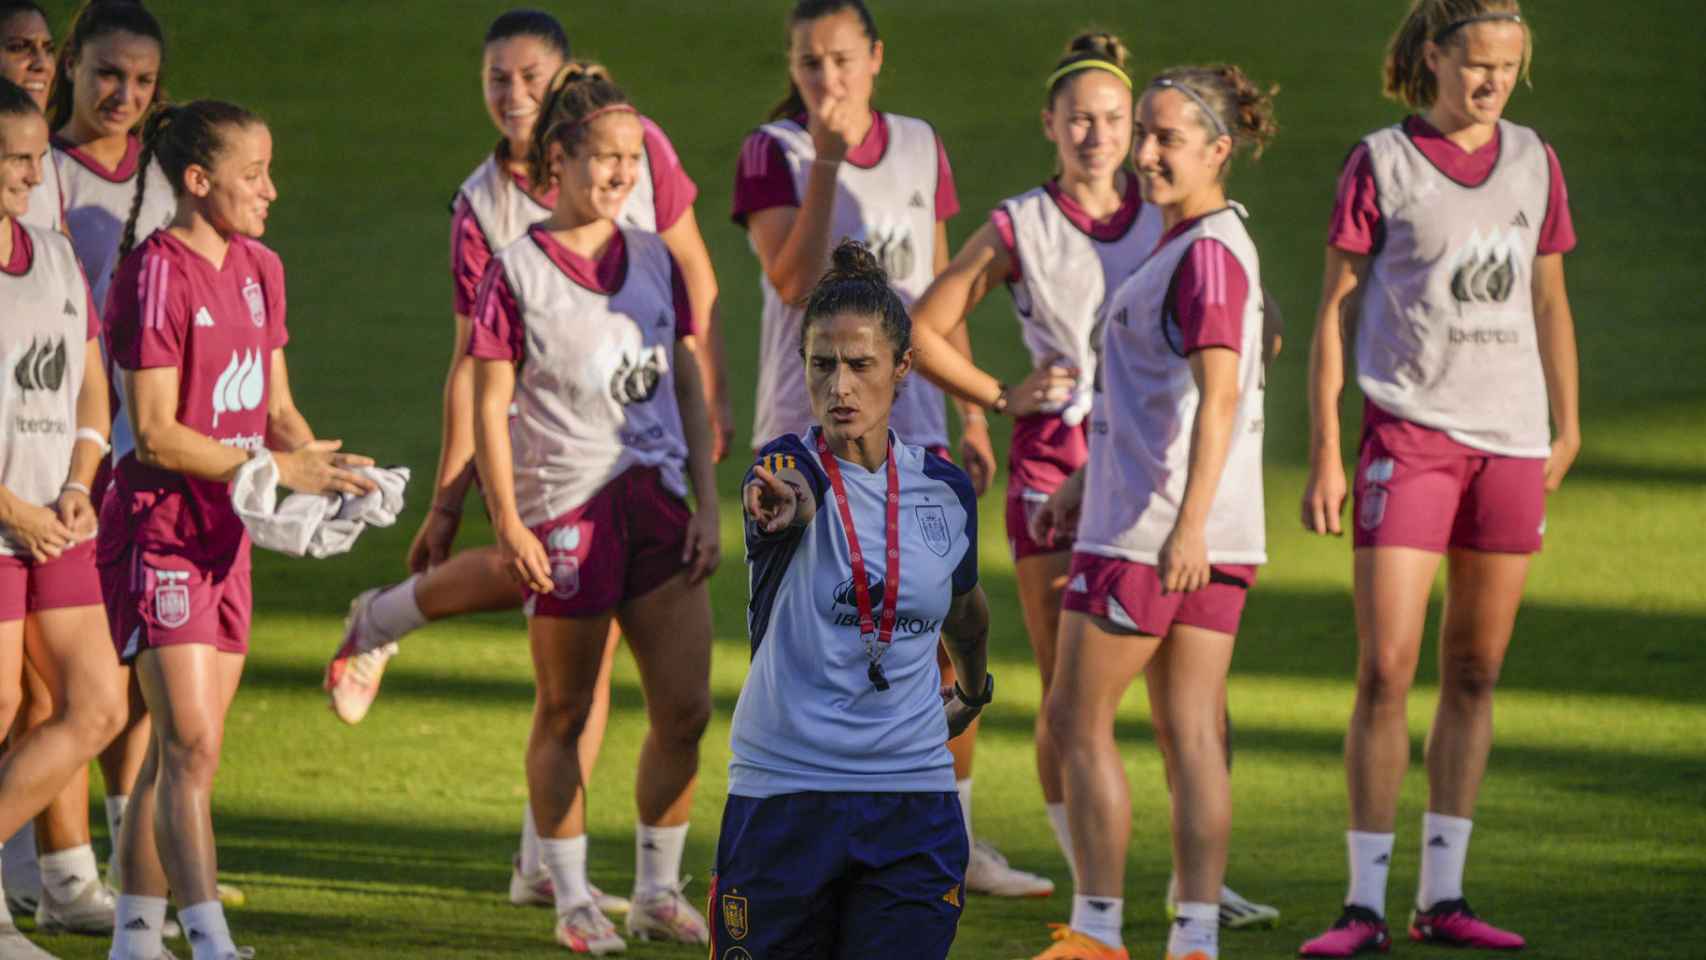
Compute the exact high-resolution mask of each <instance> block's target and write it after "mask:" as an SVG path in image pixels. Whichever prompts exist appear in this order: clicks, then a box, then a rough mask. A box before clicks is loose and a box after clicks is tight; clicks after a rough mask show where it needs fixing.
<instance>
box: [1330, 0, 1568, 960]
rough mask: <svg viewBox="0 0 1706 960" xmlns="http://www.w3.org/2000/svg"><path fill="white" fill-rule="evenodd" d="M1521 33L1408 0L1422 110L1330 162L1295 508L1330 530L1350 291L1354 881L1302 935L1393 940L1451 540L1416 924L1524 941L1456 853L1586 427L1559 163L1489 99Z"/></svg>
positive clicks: (1510, 945)
mask: <svg viewBox="0 0 1706 960" xmlns="http://www.w3.org/2000/svg"><path fill="white" fill-rule="evenodd" d="M1530 50H1531V47H1530V40H1529V35H1528V27H1527V24H1526V23H1525V22H1524V20H1523V17H1522V13H1521V11H1520V9H1519V8H1518V6H1517V4H1516V3H1515V2H1514V0H1416V2H1414V3H1413V4H1412V5H1411V8H1410V11H1409V13H1408V14H1407V15H1406V16H1405V18H1404V20H1403V22H1402V23H1401V24H1400V25H1399V27H1398V32H1397V33H1396V34H1395V35H1394V36H1393V38H1392V41H1391V45H1390V46H1389V48H1388V51H1387V58H1386V83H1385V92H1386V94H1387V95H1388V96H1390V97H1392V98H1394V99H1396V100H1398V101H1399V102H1401V103H1403V104H1404V105H1405V106H1407V107H1409V108H1411V109H1412V110H1415V111H1417V113H1416V115H1413V116H1410V117H1408V118H1406V119H1405V120H1404V121H1403V122H1401V123H1399V124H1397V125H1394V126H1391V127H1387V128H1386V129H1384V130H1380V131H1377V132H1375V133H1372V134H1370V135H1368V136H1367V137H1364V138H1363V140H1362V142H1361V143H1359V144H1358V145H1357V147H1356V149H1355V150H1353V151H1352V153H1351V155H1350V158H1349V159H1348V160H1347V161H1346V164H1345V168H1344V172H1343V174H1342V175H1341V176H1340V179H1339V191H1338V198H1337V201H1336V203H1335V206H1334V210H1333V220H1332V225H1331V227H1330V229H1329V232H1328V236H1327V266H1326V275H1325V279H1324V281H1323V289H1322V297H1321V312H1320V314H1319V316H1318V317H1317V318H1316V325H1315V341H1314V350H1313V352H1312V355H1311V363H1310V371H1311V372H1310V390H1309V394H1310V411H1311V422H1312V428H1313V429H1312V431H1311V450H1312V456H1311V469H1310V476H1309V485H1308V487H1307V488H1306V489H1305V491H1304V495H1303V511H1302V512H1303V525H1304V527H1305V528H1307V529H1309V530H1311V531H1314V532H1315V533H1322V534H1325V533H1334V534H1337V533H1339V532H1340V521H1339V514H1340V511H1341V510H1342V509H1343V506H1344V501H1345V492H1346V491H1345V473H1344V468H1343V466H1342V465H1341V463H1340V459H1339V456H1340V454H1339V436H1340V430H1339V410H1338V404H1339V394H1340V391H1341V390H1342V389H1343V386H1344V376H1343V370H1344V367H1343V355H1344V350H1345V345H1344V343H1343V339H1344V334H1343V324H1342V321H1341V316H1342V313H1343V310H1344V305H1345V303H1346V302H1347V300H1349V299H1351V298H1353V297H1355V298H1357V299H1360V301H1361V303H1362V308H1361V315H1360V318H1359V319H1358V322H1357V324H1356V345H1355V348H1356V372H1357V385H1358V386H1359V387H1361V388H1362V393H1363V396H1364V397H1365V398H1366V402H1365V403H1364V406H1363V421H1362V439H1361V444H1360V446H1361V450H1360V453H1359V455H1358V458H1357V465H1356V475H1355V479H1354V481H1353V483H1354V489H1355V494H1356V508H1355V510H1354V511H1353V523H1354V530H1353V532H1354V537H1355V547H1356V551H1355V563H1354V583H1355V592H1356V625H1357V646H1358V658H1357V659H1358V663H1357V695H1356V707H1355V710H1354V711H1353V712H1352V714H1351V722H1350V732H1349V733H1348V734H1347V735H1346V737H1345V774H1346V780H1347V782H1348V784H1349V788H1350V830H1349V832H1348V833H1347V834H1346V842H1347V846H1348V848H1349V863H1350V886H1349V890H1348V891H1347V893H1346V895H1345V907H1344V910H1343V912H1342V913H1341V915H1340V917H1339V920H1338V921H1337V922H1336V923H1335V924H1334V925H1333V927H1332V929H1330V930H1328V931H1327V932H1326V933H1324V934H1322V935H1321V936H1319V937H1317V938H1315V939H1313V940H1310V941H1309V942H1307V943H1305V944H1304V945H1303V947H1302V950H1301V952H1302V953H1303V955H1305V956H1316V957H1348V956H1352V955H1354V954H1357V953H1360V952H1363V951H1366V950H1386V949H1388V948H1389V945H1390V942H1391V938H1390V936H1389V934H1388V932H1387V926H1386V920H1385V913H1386V877H1387V872H1388V870H1389V869H1390V867H1391V859H1392V847H1393V823H1394V820H1395V818H1396V816H1397V808H1398V793H1399V786H1400V784H1401V783H1402V781H1403V777H1404V771H1405V768H1406V767H1408V766H1409V758H1410V735H1409V729H1408V724H1407V722H1406V713H1405V702H1406V699H1407V694H1408V692H1409V688H1410V684H1411V682H1412V681H1413V680H1414V678H1415V672H1416V660H1417V657H1418V655H1419V653H1420V650H1421V644H1422V625H1423V621H1424V620H1425V618H1426V616H1427V610H1428V594H1429V591H1430V590H1431V589H1432V586H1433V582H1434V576H1435V573H1436V572H1437V571H1438V569H1439V565H1440V559H1441V558H1442V557H1444V558H1445V559H1446V602H1445V612H1444V614H1443V615H1442V617H1441V622H1440V640H1439V661H1440V664H1439V674H1440V693H1439V706H1438V708H1437V710H1436V712H1435V714H1434V721H1433V725H1432V727H1431V729H1430V730H1429V731H1428V739H1427V771H1428V806H1427V811H1426V812H1425V813H1424V815H1423V817H1422V833H1421V879H1420V884H1419V886H1418V888H1417V891H1416V909H1415V911H1414V912H1413V913H1412V914H1411V919H1410V939H1412V940H1417V941H1423V942H1429V943H1439V944H1445V945H1450V946H1459V947H1476V948H1483V949H1504V950H1514V949H1519V948H1521V947H1522V946H1523V938H1522V937H1520V936H1518V935H1517V934H1515V933H1511V932H1509V931H1507V930H1501V929H1499V928H1497V927H1495V926H1493V925H1492V924H1490V923H1488V922H1486V921H1485V920H1482V919H1480V918H1479V917H1477V916H1476V915H1475V913H1474V912H1473V911H1472V910H1470V909H1469V904H1468V902H1467V901H1466V900H1465V899H1464V894H1463V866H1464V861H1465V859H1466V857H1467V855H1468V845H1469V833H1470V827H1471V815H1472V814H1473V813H1474V808H1475V796H1476V793H1477V792H1478V790H1479V788H1480V785H1481V778H1482V776H1483V774H1484V773H1485V771H1486V767H1487V756H1488V752H1489V750H1490V748H1491V746H1492V740H1493V687H1494V685H1495V683H1496V681H1497V679H1498V676H1499V669H1500V667H1501V666H1502V664H1503V663H1504V657H1505V651H1506V650H1507V649H1508V647H1509V645H1510V640H1511V632H1512V629H1513V628H1514V626H1515V621H1516V613H1517V608H1518V606H1519V605H1520V603H1521V600H1522V589H1523V583H1524V581H1525V579H1526V578H1527V575H1528V568H1529V561H1530V559H1531V557H1532V556H1533V554H1534V553H1535V552H1536V551H1538V550H1539V549H1540V545H1541V533H1542V530H1543V529H1544V527H1545V509H1546V494H1547V493H1548V492H1549V491H1552V490H1556V489H1557V488H1558V486H1559V484H1560V483H1561V482H1562V481H1563V479H1564V475H1565V474H1566V473H1567V472H1568V471H1569V469H1570V464H1571V462H1572V461H1574V459H1575V457H1576V453H1577V451H1578V450H1579V449H1580V448H1581V429H1580V420H1579V418H1578V415H1577V379H1576V377H1577V374H1576V343H1575V324H1574V320H1573V319H1572V317H1571V313H1570V302H1569V297H1568V295H1567V293H1566V292H1565V289H1564V262H1563V255H1564V254H1565V253H1567V252H1568V251H1569V250H1570V249H1571V248H1573V247H1574V246H1575V242H1576V237H1575V229H1574V227H1573V226H1572V224H1571V221H1570V207H1569V198H1568V195H1567V193H1566V191H1565V188H1564V177H1563V173H1562V172H1561V170H1560V168H1559V165H1558V158H1557V156H1556V155H1555V154H1554V153H1553V152H1552V148H1551V147H1550V146H1548V145H1547V144H1546V143H1545V142H1544V141H1543V140H1541V139H1540V136H1539V135H1538V134H1536V133H1535V132H1534V131H1533V130H1530V129H1528V128H1527V127H1521V126H1518V125H1516V124H1513V123H1510V122H1508V121H1505V120H1502V119H1500V118H1501V116H1502V114H1503V113H1504V109H1505V106H1506V104H1508V103H1509V100H1510V95H1511V92H1512V90H1513V89H1514V88H1515V86H1516V82H1517V80H1518V79H1519V78H1520V77H1523V76H1526V74H1527V70H1528V64H1529V55H1530ZM1548 414H1550V421H1551V422H1550V429H1549V428H1548Z"/></svg>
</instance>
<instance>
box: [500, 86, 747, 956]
mask: <svg viewBox="0 0 1706 960" xmlns="http://www.w3.org/2000/svg"><path fill="white" fill-rule="evenodd" d="M644 145H645V127H644V124H643V123H642V121H641V119H640V115H639V112H638V111H637V110H636V109H635V107H634V106H633V104H632V103H630V102H629V100H628V98H627V96H626V95H625V94H624V93H623V92H622V91H621V90H620V89H619V88H618V87H617V86H616V85H615V84H613V83H612V82H611V81H610V78H609V75H608V74H607V73H606V72H605V71H604V70H603V68H601V67H597V66H595V65H587V64H581V63H571V64H569V65H567V66H565V67H563V68H562V69H561V70H560V71H558V73H557V75H556V77H555V79H554V80H553V81H552V83H551V84H550V86H549V88H548V89H547V92H546V96H545V99H544V101H543V103H542V105H541V108H540V111H539V118H538V120H537V122H536V123H535V124H534V128H533V135H532V139H531V146H530V152H529V154H528V164H529V168H530V169H529V176H530V179H531V180H532V182H534V183H545V182H550V181H553V180H554V181H555V182H556V184H557V196H556V203H555V206H554V208H553V209H552V211H551V215H550V216H549V217H548V218H547V219H545V220H544V221H542V222H540V223H536V224H534V225H533V226H531V227H529V228H528V229H527V232H526V234H525V235H523V236H522V238H521V239H519V240H516V241H515V242H514V243H512V244H510V245H509V246H507V247H505V248H503V249H502V250H501V251H499V252H498V254H497V255H496V256H495V257H494V258H493V259H492V262H491V264H490V265H489V266H488V267H487V268H486V273H485V276H484V277H483V278H482V279H481V281H480V289H479V294H478V296H477V297H476V298H475V301H474V313H473V317H472V319H473V321H474V327H473V333H472V336H471V337H470V339H469V343H468V352H469V354H470V355H471V356H472V357H473V358H474V360H475V367H474V374H475V379H474V411H475V418H474V455H475V458H476V461H477V463H478V466H479V471H480V478H481V483H482V484H483V489H484V493H485V496H486V506H487V510H488V511H489V512H490V514H491V516H492V521H493V525H494V527H495V528H496V532H497V539H498V550H499V551H500V557H501V561H502V568H503V569H504V570H505V571H507V572H508V574H509V575H510V576H511V577H513V578H514V581H515V583H516V584H517V585H518V586H519V587H521V588H522V589H524V590H525V591H526V594H527V600H526V605H525V607H524V609H525V610H526V612H527V624H528V639H529V642H530V643H531V645H532V648H533V665H534V677H535V683H536V685H537V688H538V693H537V698H536V700H535V705H534V712H533V731H532V734H531V736H530V737H529V740H528V745H527V783H528V793H529V802H530V805H531V809H532V813H533V820H534V823H535V824H537V827H538V831H539V838H540V839H539V845H540V855H541V859H542V861H543V862H544V866H545V868H546V870H547V871H548V872H549V874H550V877H551V883H552V893H553V899H554V900H555V906H556V910H557V923H556V937H557V942H558V943H560V944H562V945H563V946H565V947H568V948H569V949H570V950H572V951H575V952H577V953H594V954H602V953H614V952H618V951H620V950H623V949H624V948H625V946H626V944H625V943H624V941H623V940H622V938H621V937H620V936H618V935H617V933H616V928H615V927H614V926H613V925H612V924H611V923H610V921H609V920H608V919H606V918H605V916H604V914H603V913H602V912H600V910H599V909H598V905H597V903H596V901H595V898H594V894H593V892H592V889H591V887H590V885H589V884H588V882H587V875H586V842H587V838H586V823H585V814H584V805H583V804H581V803H579V802H577V801H578V800H579V797H580V795H581V793H582V791H583V786H582V784H583V781H584V777H585V774H584V771H583V770H582V768H581V761H580V756H579V752H578V743H579V740H580V737H581V733H582V731H583V729H584V728H585V724H586V721H587V716H588V714H589V713H590V711H591V709H592V704H593V701H594V699H595V696H596V689H597V685H598V678H599V675H600V664H601V663H602V662H603V661H604V649H605V642H606V639H607V637H608V636H609V632H610V629H611V624H612V622H613V621H614V622H615V623H618V624H620V626H621V628H622V633H623V635H624V636H626V637H627V638H628V646H629V649H630V650H632V651H633V654H634V661H635V663H636V664H637V665H638V667H639V671H640V684H641V687H642V688H643V690H644V691H645V699H646V715H647V719H648V721H649V722H650V729H649V731H648V733H647V736H646V740H645V745H644V746H643V747H642V748H641V751H640V755H639V757H638V758H637V763H638V767H639V772H638V780H637V783H636V786H635V805H636V806H637V807H638V823H637V825H636V828H635V833H636V837H635V841H636V842H635V847H636V854H635V855H636V864H635V879H634V895H633V898H632V900H633V903H632V907H631V908H630V909H629V911H628V915H627V918H626V930H627V933H628V935H629V936H630V937H636V938H640V939H647V940H668V941H674V942H680V943H693V944H702V943H704V942H705V941H706V939H707V938H708V936H709V934H708V932H707V931H706V927H705V921H704V919H703V918H702V917H701V916H700V915H699V914H698V912H697V911H696V910H695V909H694V908H693V907H692V906H690V905H689V904H688V902H687V900H686V898H685V897H684V896H683V887H684V884H685V881H684V880H683V879H682V877H681V855H682V849H683V845H684V844H685V842H686V837H687V827H688V823H687V819H688V815H689V814H690V813H691V811H692V805H693V790H694V786H695V784H696V782H697V777H698V770H699V740H700V737H701V736H702V735H703V733H704V730H705V725H706V723H707V722H708V721H709V720H710V715H711V688H710V682H711V678H710V670H711V607H710V599H709V593H708V591H707V588H706V583H705V581H706V579H707V578H708V577H709V576H710V575H711V573H712V572H713V571H715V570H716V568H717V564H718V561H719V559H720V553H719V550H720V547H719V542H718V535H717V490H716V478H715V468H714V464H713V452H714V451H713V445H714V439H713V437H712V434H711V425H710V415H709V413H708V411H707V409H706V404H705V396H704V393H703V391H702V389H701V384H700V381H699V367H698V365H697V363H696V362H695V359H694V351H693V343H692V337H693V332H694V328H693V311H692V307H691V306H690V303H689V300H688V296H687V290H686V286H685V283H684V282H683V279H682V273H681V269H680V267H679V266H678V265H677V264H676V260H675V258H674V256H673V255H671V253H670V252H669V248H668V247H667V246H666V245H665V243H664V241H663V240H662V239H661V238H660V237H659V236H658V235H657V234H655V233H652V232H650V231H647V230H640V229H635V228H632V227H627V226H621V225H619V224H618V222H617V217H618V216H619V215H620V214H621V211H622V209H623V205H624V204H625V203H626V201H627V199H628V197H629V195H630V194H631V193H632V191H633V190H634V186H635V184H636V182H637V181H638V179H639V169H640V165H641V164H642V163H643V158H644V151H645V146H644ZM512 404H513V405H514V410H515V413H514V417H513V422H512V418H511V415H510V410H511V405H512ZM689 480H691V487H692V493H693V497H694V503H695V506H694V509H692V510H691V511H690V510H689V508H688V506H687V502H686V496H687V493H688V488H689Z"/></svg>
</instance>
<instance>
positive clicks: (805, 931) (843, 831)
mask: <svg viewBox="0 0 1706 960" xmlns="http://www.w3.org/2000/svg"><path fill="white" fill-rule="evenodd" d="M970 852H971V851H970V847H969V845H968V844H967V842H966V825H965V820H964V818H962V817H961V816H960V801H959V797H958V795H956V794H954V793H951V792H949V793H787V794H782V795H780V796H775V797H769V798H766V799H763V800H756V799H753V798H751V797H737V796H730V797H729V799H728V805H727V806H725V807H724V808H723V832H722V836H721V838H719V839H718V841H717V872H716V874H715V875H714V876H713V877H712V878H711V900H710V903H709V905H708V909H707V911H706V913H707V915H708V916H709V917H710V920H711V957H712V958H713V960H840V958H848V960H852V958H859V960H866V958H872V957H907V958H914V960H942V958H945V957H946V956H947V955H948V948H949V947H950V946H951V945H952V944H953V942H954V932H955V931H956V930H957V929H958V927H959V922H960V909H961V905H962V904H963V903H964V902H965V888H964V882H965V876H966V859H967V857H968V856H969V855H970Z"/></svg>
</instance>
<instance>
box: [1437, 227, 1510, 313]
mask: <svg viewBox="0 0 1706 960" xmlns="http://www.w3.org/2000/svg"><path fill="white" fill-rule="evenodd" d="M1522 245H1523V244H1522V236H1521V235H1520V234H1518V233H1517V232H1516V230H1515V229H1514V228H1513V229H1511V230H1507V231H1503V232H1501V231H1499V230H1496V229H1495V230H1494V231H1493V232H1492V233H1490V234H1488V235H1487V236H1485V237H1483V236H1481V231H1480V230H1479V229H1476V230H1474V231H1472V232H1471V233H1470V234H1469V241H1468V242H1467V243H1465V244H1464V245H1463V246H1462V247H1461V248H1459V250H1458V251H1457V253H1456V254H1455V255H1454V256H1453V257H1452V258H1451V262H1450V263H1449V264H1447V266H1448V267H1449V269H1450V270H1451V295H1452V297H1453V298H1454V299H1456V300H1457V302H1458V303H1504V302H1505V301H1506V300H1509V299H1510V296H1511V291H1513V290H1515V289H1516V273H1517V268H1516V251H1518V250H1519V249H1521V248H1522Z"/></svg>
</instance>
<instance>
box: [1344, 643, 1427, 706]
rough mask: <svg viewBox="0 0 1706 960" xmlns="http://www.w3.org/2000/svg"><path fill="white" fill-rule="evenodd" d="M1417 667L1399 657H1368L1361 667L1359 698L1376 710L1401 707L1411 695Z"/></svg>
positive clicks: (1358, 680)
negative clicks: (1411, 686)
mask: <svg viewBox="0 0 1706 960" xmlns="http://www.w3.org/2000/svg"><path fill="white" fill-rule="evenodd" d="M1414 679H1415V667H1414V666H1413V665H1412V664H1411V663H1410V662H1409V661H1408V660H1405V659H1403V658H1401V657H1397V656H1388V655H1379V654H1376V655H1374V656H1365V657H1363V659H1362V661H1361V662H1360V663H1359V664H1358V665H1357V697H1358V698H1359V699H1360V700H1362V701H1363V702H1364V703H1366V704H1368V705H1370V706H1373V707H1393V706H1399V707H1401V706H1402V705H1403V703H1404V699H1405V698H1406V697H1407V696H1409V693H1410V683H1411V681H1412V680H1414Z"/></svg>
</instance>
